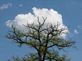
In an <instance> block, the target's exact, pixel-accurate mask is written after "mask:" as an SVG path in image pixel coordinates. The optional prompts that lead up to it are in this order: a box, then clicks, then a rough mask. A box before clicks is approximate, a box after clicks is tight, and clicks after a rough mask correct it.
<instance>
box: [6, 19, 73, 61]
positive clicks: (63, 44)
mask: <svg viewBox="0 0 82 61" xmlns="http://www.w3.org/2000/svg"><path fill="white" fill-rule="evenodd" d="M46 19H47V18H43V20H44V21H43V22H40V20H39V18H38V20H37V22H38V24H35V23H32V24H28V23H27V25H23V26H24V27H25V28H26V30H25V32H24V31H20V30H18V29H17V28H15V27H14V26H13V25H12V30H11V31H10V32H9V34H8V35H7V38H9V39H12V40H13V41H15V42H16V43H18V44H19V45H20V46H23V45H26V46H30V47H32V48H34V49H35V50H36V52H35V53H32V54H30V55H28V56H26V57H23V58H19V57H17V58H14V59H13V61H67V58H66V57H65V56H61V55H60V54H59V51H58V50H62V49H64V48H69V47H71V46H72V45H73V44H74V42H73V41H71V40H68V39H66V38H63V37H62V36H61V35H62V34H64V31H65V30H66V28H61V29H59V28H58V27H59V26H60V24H56V25H52V24H46V25H45V21H46Z"/></svg>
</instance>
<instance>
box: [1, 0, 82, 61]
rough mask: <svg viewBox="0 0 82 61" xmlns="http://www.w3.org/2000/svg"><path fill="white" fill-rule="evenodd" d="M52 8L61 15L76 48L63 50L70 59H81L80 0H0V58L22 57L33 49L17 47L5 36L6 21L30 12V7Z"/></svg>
mask: <svg viewBox="0 0 82 61" xmlns="http://www.w3.org/2000/svg"><path fill="white" fill-rule="evenodd" d="M33 7H36V8H47V9H53V10H55V11H57V12H58V13H59V14H61V15H62V21H63V23H64V25H65V26H67V28H68V29H69V32H70V33H69V38H70V39H71V40H73V41H75V42H76V43H75V47H76V48H69V49H67V50H66V51H65V54H67V55H68V56H69V57H70V58H71V61H81V60H82V58H81V57H82V41H81V40H82V32H81V31H82V17H81V16H82V0H20V1H19V0H0V60H1V61H7V60H8V59H10V58H11V57H12V56H19V57H22V56H24V55H26V54H28V53H30V52H32V51H33V50H32V49H31V48H30V47H27V46H22V47H19V46H18V45H17V44H16V43H15V42H13V41H11V40H9V39H7V38H6V35H7V34H8V32H9V27H7V25H6V22H7V21H8V20H12V21H13V20H14V19H15V17H16V16H17V15H19V14H27V13H29V12H32V8H33Z"/></svg>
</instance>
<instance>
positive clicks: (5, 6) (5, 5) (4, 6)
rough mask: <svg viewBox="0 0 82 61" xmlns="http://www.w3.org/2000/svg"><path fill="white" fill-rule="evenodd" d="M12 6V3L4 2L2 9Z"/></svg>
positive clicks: (0, 8) (0, 7)
mask: <svg viewBox="0 0 82 61" xmlns="http://www.w3.org/2000/svg"><path fill="white" fill-rule="evenodd" d="M11 6H12V3H7V4H3V5H2V6H0V10H4V9H7V8H9V7H11Z"/></svg>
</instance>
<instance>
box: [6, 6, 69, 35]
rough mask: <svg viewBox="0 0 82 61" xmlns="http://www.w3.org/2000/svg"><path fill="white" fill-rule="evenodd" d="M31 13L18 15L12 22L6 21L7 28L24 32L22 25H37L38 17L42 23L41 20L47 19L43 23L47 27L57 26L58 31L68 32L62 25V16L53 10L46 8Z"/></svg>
mask: <svg viewBox="0 0 82 61" xmlns="http://www.w3.org/2000/svg"><path fill="white" fill-rule="evenodd" d="M32 10H33V12H32V13H31V12H29V13H26V14H18V15H17V16H16V17H15V18H14V19H13V20H8V21H7V22H6V24H7V26H9V27H11V26H12V25H13V26H15V27H16V28H18V29H20V30H24V25H27V23H29V24H32V23H35V24H37V17H39V21H40V22H43V18H47V19H46V21H45V23H46V24H47V25H49V24H52V25H57V24H60V25H59V27H58V28H59V29H62V28H66V29H67V30H65V31H64V32H66V33H67V32H69V31H68V28H67V26H65V25H64V24H63V19H62V15H61V14H60V13H58V12H57V11H56V10H54V9H47V8H36V7H33V8H32ZM62 35H63V36H66V34H62Z"/></svg>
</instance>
